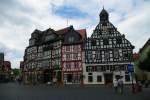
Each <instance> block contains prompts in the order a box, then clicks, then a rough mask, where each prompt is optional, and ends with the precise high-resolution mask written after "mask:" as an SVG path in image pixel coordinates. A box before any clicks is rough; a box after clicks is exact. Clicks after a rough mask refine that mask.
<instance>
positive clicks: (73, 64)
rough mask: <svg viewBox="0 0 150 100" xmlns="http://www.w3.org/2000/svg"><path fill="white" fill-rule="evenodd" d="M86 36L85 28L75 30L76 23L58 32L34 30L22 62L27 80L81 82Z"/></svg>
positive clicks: (25, 79) (24, 76) (24, 78)
mask: <svg viewBox="0 0 150 100" xmlns="http://www.w3.org/2000/svg"><path fill="white" fill-rule="evenodd" d="M85 37H86V31H85V29H82V30H74V29H73V26H70V27H67V28H64V29H61V30H58V31H54V30H53V29H50V28H49V29H47V30H45V31H39V30H35V31H34V32H33V33H32V34H31V38H30V39H29V46H28V47H27V48H26V49H25V54H24V61H23V65H22V66H23V68H22V72H23V80H24V82H25V83H47V82H52V81H53V80H54V79H55V80H57V81H59V82H64V80H65V79H66V80H67V82H68V83H69V82H70V83H71V82H73V81H74V83H79V78H80V75H81V74H82V42H83V39H84V38H85ZM68 49H69V52H68ZM66 57H67V58H66ZM66 66H68V67H66ZM75 79H76V80H75Z"/></svg>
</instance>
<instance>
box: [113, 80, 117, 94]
mask: <svg viewBox="0 0 150 100" xmlns="http://www.w3.org/2000/svg"><path fill="white" fill-rule="evenodd" d="M114 89H115V92H116V93H117V92H118V80H117V79H115V80H114Z"/></svg>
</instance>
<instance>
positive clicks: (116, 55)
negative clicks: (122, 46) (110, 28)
mask: <svg viewBox="0 0 150 100" xmlns="http://www.w3.org/2000/svg"><path fill="white" fill-rule="evenodd" d="M118 57H119V53H118V50H117V49H115V50H114V58H118Z"/></svg>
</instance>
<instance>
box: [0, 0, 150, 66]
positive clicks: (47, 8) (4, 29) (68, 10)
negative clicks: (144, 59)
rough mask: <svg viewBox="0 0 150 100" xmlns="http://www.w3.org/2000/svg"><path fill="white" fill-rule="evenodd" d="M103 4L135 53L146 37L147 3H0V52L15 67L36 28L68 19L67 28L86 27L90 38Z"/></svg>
mask: <svg viewBox="0 0 150 100" xmlns="http://www.w3.org/2000/svg"><path fill="white" fill-rule="evenodd" d="M103 5H104V7H105V9H106V10H107V11H108V12H109V14H110V21H111V22H112V23H113V24H114V25H115V26H116V27H117V28H118V30H119V31H120V32H121V33H122V34H125V35H126V38H127V39H129V40H130V41H131V42H132V44H133V45H135V51H138V49H139V48H141V47H142V45H143V44H144V43H145V42H146V41H147V39H148V38H149V37H150V35H149V26H150V20H149V18H148V16H150V13H149V9H150V7H149V5H150V1H149V0H105V1H104V0H103V1H102V0H101V1H100V0H0V12H1V14H0V22H1V24H0V50H1V51H2V52H3V51H4V52H5V53H6V55H5V58H6V60H11V62H12V67H13V68H14V67H17V68H18V67H19V62H20V60H22V59H23V55H24V50H25V48H26V47H27V46H28V41H29V38H30V35H31V33H32V32H33V31H34V30H35V29H36V28H38V29H40V30H45V29H47V28H49V27H51V28H53V29H55V30H57V29H60V28H64V27H66V26H67V19H68V24H69V25H74V27H75V29H80V28H86V29H87V35H88V36H90V35H91V34H92V32H93V30H94V28H95V27H96V25H97V24H98V23H99V13H100V11H101V9H102V7H103Z"/></svg>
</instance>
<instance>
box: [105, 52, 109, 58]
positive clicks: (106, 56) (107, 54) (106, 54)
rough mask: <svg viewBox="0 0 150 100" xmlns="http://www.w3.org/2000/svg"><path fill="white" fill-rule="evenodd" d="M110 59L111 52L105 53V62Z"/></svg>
mask: <svg viewBox="0 0 150 100" xmlns="http://www.w3.org/2000/svg"><path fill="white" fill-rule="evenodd" d="M108 59H109V52H108V51H105V60H108Z"/></svg>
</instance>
